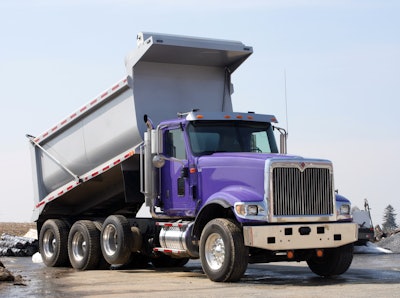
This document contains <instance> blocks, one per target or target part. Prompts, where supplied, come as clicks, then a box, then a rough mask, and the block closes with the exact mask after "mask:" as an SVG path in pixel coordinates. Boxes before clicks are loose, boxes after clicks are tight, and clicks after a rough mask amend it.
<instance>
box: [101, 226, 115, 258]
mask: <svg viewBox="0 0 400 298" xmlns="http://www.w3.org/2000/svg"><path fill="white" fill-rule="evenodd" d="M103 248H104V251H105V252H106V254H107V255H108V256H112V255H114V254H115V253H116V251H117V248H118V234H117V230H116V229H115V227H114V225H111V224H109V225H107V226H106V227H105V228H104V230H103Z"/></svg>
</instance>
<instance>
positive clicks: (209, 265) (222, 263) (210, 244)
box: [200, 218, 249, 281]
mask: <svg viewBox="0 0 400 298" xmlns="http://www.w3.org/2000/svg"><path fill="white" fill-rule="evenodd" d="M248 257H249V253H248V249H247V247H246V246H245V245H244V242H243V235H242V232H241V229H240V228H239V227H238V226H237V225H236V224H235V223H234V222H233V221H231V220H229V219H225V218H216V219H213V220H212V221H210V222H209V223H208V224H207V225H206V226H205V227H204V230H203V232H202V234H201V238H200V258H201V265H202V267H203V270H204V272H205V273H206V275H207V276H208V278H209V279H211V280H212V281H238V280H239V279H240V278H241V277H242V276H243V274H244V272H245V271H246V269H247V264H248Z"/></svg>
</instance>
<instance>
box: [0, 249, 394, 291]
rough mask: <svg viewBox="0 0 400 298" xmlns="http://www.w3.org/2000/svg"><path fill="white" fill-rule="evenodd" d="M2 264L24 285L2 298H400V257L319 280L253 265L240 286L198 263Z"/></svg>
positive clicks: (366, 260)
mask: <svg viewBox="0 0 400 298" xmlns="http://www.w3.org/2000/svg"><path fill="white" fill-rule="evenodd" d="M1 261H2V262H3V263H4V265H5V266H6V268H7V269H8V270H10V271H11V272H12V273H13V274H14V275H21V276H22V279H23V283H22V284H21V285H14V284H13V283H8V282H2V283H0V297H89V296H91V297H101V296H103V297H112V296H114V297H133V296H135V297H149V296H153V297H157V296H161V295H162V296H163V297H174V296H175V297H176V296H181V297H186V296H190V297H205V296H207V297H218V296H219V297H222V296H230V297H239V296H243V295H249V294H251V295H252V296H259V297H265V296H266V293H268V295H267V296H269V297H271V296H272V297H302V296H303V297H304V296H307V297H310V296H313V297H321V296H324V297H330V296H332V297H333V296H335V295H338V294H340V293H342V294H343V295H345V296H346V297H363V296H364V297H365V296H371V295H374V294H380V296H379V297H399V296H400V254H359V255H355V256H354V260H353V263H352V265H351V267H350V269H349V270H348V271H347V272H346V273H345V274H343V275H341V276H339V277H336V278H329V279H328V278H322V277H319V276H317V275H315V274H313V273H312V272H311V271H310V270H309V269H308V267H307V265H306V264H305V263H304V262H302V263H288V262H284V263H271V264H253V265H249V267H248V269H247V271H246V274H245V276H244V277H243V278H242V280H241V281H240V282H238V283H213V282H211V281H209V280H208V279H207V277H206V276H205V275H204V274H203V272H202V269H201V265H200V262H199V261H198V260H196V261H190V262H189V263H188V264H187V265H186V266H185V267H183V268H176V269H175V268H174V269H168V270H165V269H164V270H162V269H154V268H152V267H149V268H146V269H127V270H97V271H83V272H82V271H81V272H78V271H75V270H74V269H72V268H48V267H46V266H45V265H43V264H35V263H33V262H32V260H31V258H29V257H20V258H15V257H2V258H1ZM266 291H268V292H266ZM397 293H399V294H397ZM343 295H340V296H343Z"/></svg>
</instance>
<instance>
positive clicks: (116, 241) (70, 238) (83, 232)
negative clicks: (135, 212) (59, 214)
mask: <svg viewBox="0 0 400 298" xmlns="http://www.w3.org/2000/svg"><path fill="white" fill-rule="evenodd" d="M133 248H134V246H133V236H132V232H131V230H130V225H129V222H128V220H127V219H126V218H125V217H124V216H122V215H111V216H109V217H107V219H106V220H105V221H104V223H103V225H102V227H100V226H96V224H95V223H94V222H93V221H90V220H79V221H77V222H75V223H74V224H73V225H72V227H70V225H69V224H68V223H67V222H66V221H63V220H60V219H49V220H47V221H46V222H45V223H44V224H43V226H42V228H41V230H40V234H39V252H40V254H41V255H42V259H43V263H44V264H45V265H46V266H48V267H61V266H68V265H71V266H72V267H73V268H75V269H78V270H90V269H97V268H104V267H106V266H107V265H106V264H112V265H120V264H126V263H128V261H129V260H130V256H131V249H133Z"/></svg>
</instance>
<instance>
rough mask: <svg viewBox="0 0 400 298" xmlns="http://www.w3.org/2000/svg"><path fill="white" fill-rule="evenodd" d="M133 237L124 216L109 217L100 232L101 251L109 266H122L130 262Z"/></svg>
mask: <svg viewBox="0 0 400 298" xmlns="http://www.w3.org/2000/svg"><path fill="white" fill-rule="evenodd" d="M132 242H133V236H132V232H131V229H130V225H129V222H128V220H127V219H126V217H125V216H122V215H110V216H109V217H107V218H106V220H105V221H104V223H103V227H102V230H101V240H100V243H101V251H102V253H103V256H104V259H105V260H106V261H107V262H108V263H109V264H111V265H124V264H126V263H127V262H128V261H129V260H130V256H131V247H132Z"/></svg>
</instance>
